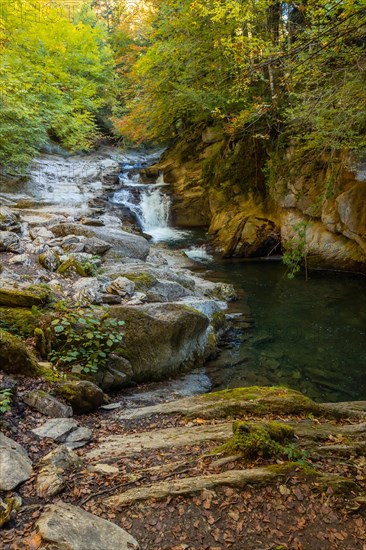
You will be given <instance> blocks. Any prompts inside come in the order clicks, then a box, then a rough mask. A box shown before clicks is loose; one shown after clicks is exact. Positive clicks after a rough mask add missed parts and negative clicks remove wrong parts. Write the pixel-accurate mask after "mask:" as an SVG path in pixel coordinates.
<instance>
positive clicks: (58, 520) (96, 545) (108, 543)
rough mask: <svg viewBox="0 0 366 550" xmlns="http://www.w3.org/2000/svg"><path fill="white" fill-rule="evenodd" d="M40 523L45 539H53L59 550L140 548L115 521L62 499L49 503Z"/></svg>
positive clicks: (40, 532)
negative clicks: (102, 517)
mask: <svg viewBox="0 0 366 550" xmlns="http://www.w3.org/2000/svg"><path fill="white" fill-rule="evenodd" d="M37 527H38V530H39V534H40V535H41V538H42V541H43V543H51V544H52V545H53V546H52V548H54V549H55V550H56V549H60V550H61V549H62V548H66V547H67V548H68V549H69V550H101V549H102V548H110V549H112V548H113V549H116V550H117V549H118V550H138V549H139V544H138V543H137V541H136V540H135V539H134V538H133V537H132V536H131V535H129V534H128V533H127V532H126V531H124V530H123V529H121V528H120V527H118V526H117V525H115V524H114V523H111V522H110V521H106V520H105V519H101V518H98V517H97V516H95V515H93V514H90V513H89V512H85V511H84V510H82V509H81V508H79V507H77V506H72V505H71V504H65V503H62V502H61V503H60V502H59V503H57V504H52V505H51V506H48V507H47V508H46V510H45V512H44V513H43V514H42V516H41V517H40V519H39V520H38V522H37Z"/></svg>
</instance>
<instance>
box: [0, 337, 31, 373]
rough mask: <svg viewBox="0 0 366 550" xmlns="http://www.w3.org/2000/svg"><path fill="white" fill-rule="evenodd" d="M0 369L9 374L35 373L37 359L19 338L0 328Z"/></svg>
mask: <svg viewBox="0 0 366 550" xmlns="http://www.w3.org/2000/svg"><path fill="white" fill-rule="evenodd" d="M0 357H1V369H2V370H3V371H5V372H7V373H10V374H26V375H30V376H32V375H35V374H37V361H36V359H35V357H34V356H33V355H32V353H31V352H30V351H29V350H28V348H27V347H26V346H25V345H24V343H23V342H22V340H20V338H17V337H16V336H14V335H13V334H10V333H9V332H6V331H5V330H2V331H1V333H0Z"/></svg>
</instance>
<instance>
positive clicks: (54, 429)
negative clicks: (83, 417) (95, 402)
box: [32, 418, 78, 443]
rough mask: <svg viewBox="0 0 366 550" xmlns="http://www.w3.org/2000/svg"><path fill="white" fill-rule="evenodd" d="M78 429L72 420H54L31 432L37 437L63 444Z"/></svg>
mask: <svg viewBox="0 0 366 550" xmlns="http://www.w3.org/2000/svg"><path fill="white" fill-rule="evenodd" d="M77 427H78V423H77V422H76V420H74V419H73V418H54V419H52V420H48V421H47V422H45V423H44V424H42V426H40V427H39V428H35V429H34V430H32V432H33V433H34V434H36V435H38V436H39V437H48V438H49V439H53V440H54V441H58V442H59V443H64V442H65V441H66V439H67V437H68V435H70V434H71V432H73V431H75V430H76V429H77Z"/></svg>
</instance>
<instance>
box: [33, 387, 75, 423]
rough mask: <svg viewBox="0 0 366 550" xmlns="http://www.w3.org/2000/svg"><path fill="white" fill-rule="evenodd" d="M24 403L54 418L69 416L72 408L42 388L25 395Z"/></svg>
mask: <svg viewBox="0 0 366 550" xmlns="http://www.w3.org/2000/svg"><path fill="white" fill-rule="evenodd" d="M22 400H23V401H24V403H26V404H27V405H29V406H30V407H32V408H33V409H36V410H37V411H39V412H40V413H42V414H45V415H46V416H51V417H52V418H69V417H70V416H72V408H71V407H70V406H69V405H64V403H61V401H59V400H58V399H56V398H55V397H53V396H52V395H50V394H49V393H46V392H44V391H42V390H33V391H31V392H29V393H26V394H25V395H23V397H22Z"/></svg>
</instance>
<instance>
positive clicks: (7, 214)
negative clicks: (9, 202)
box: [0, 206, 20, 231]
mask: <svg viewBox="0 0 366 550" xmlns="http://www.w3.org/2000/svg"><path fill="white" fill-rule="evenodd" d="M0 231H20V223H19V215H17V214H15V213H14V212H12V211H11V210H10V208H8V207H7V206H0Z"/></svg>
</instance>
